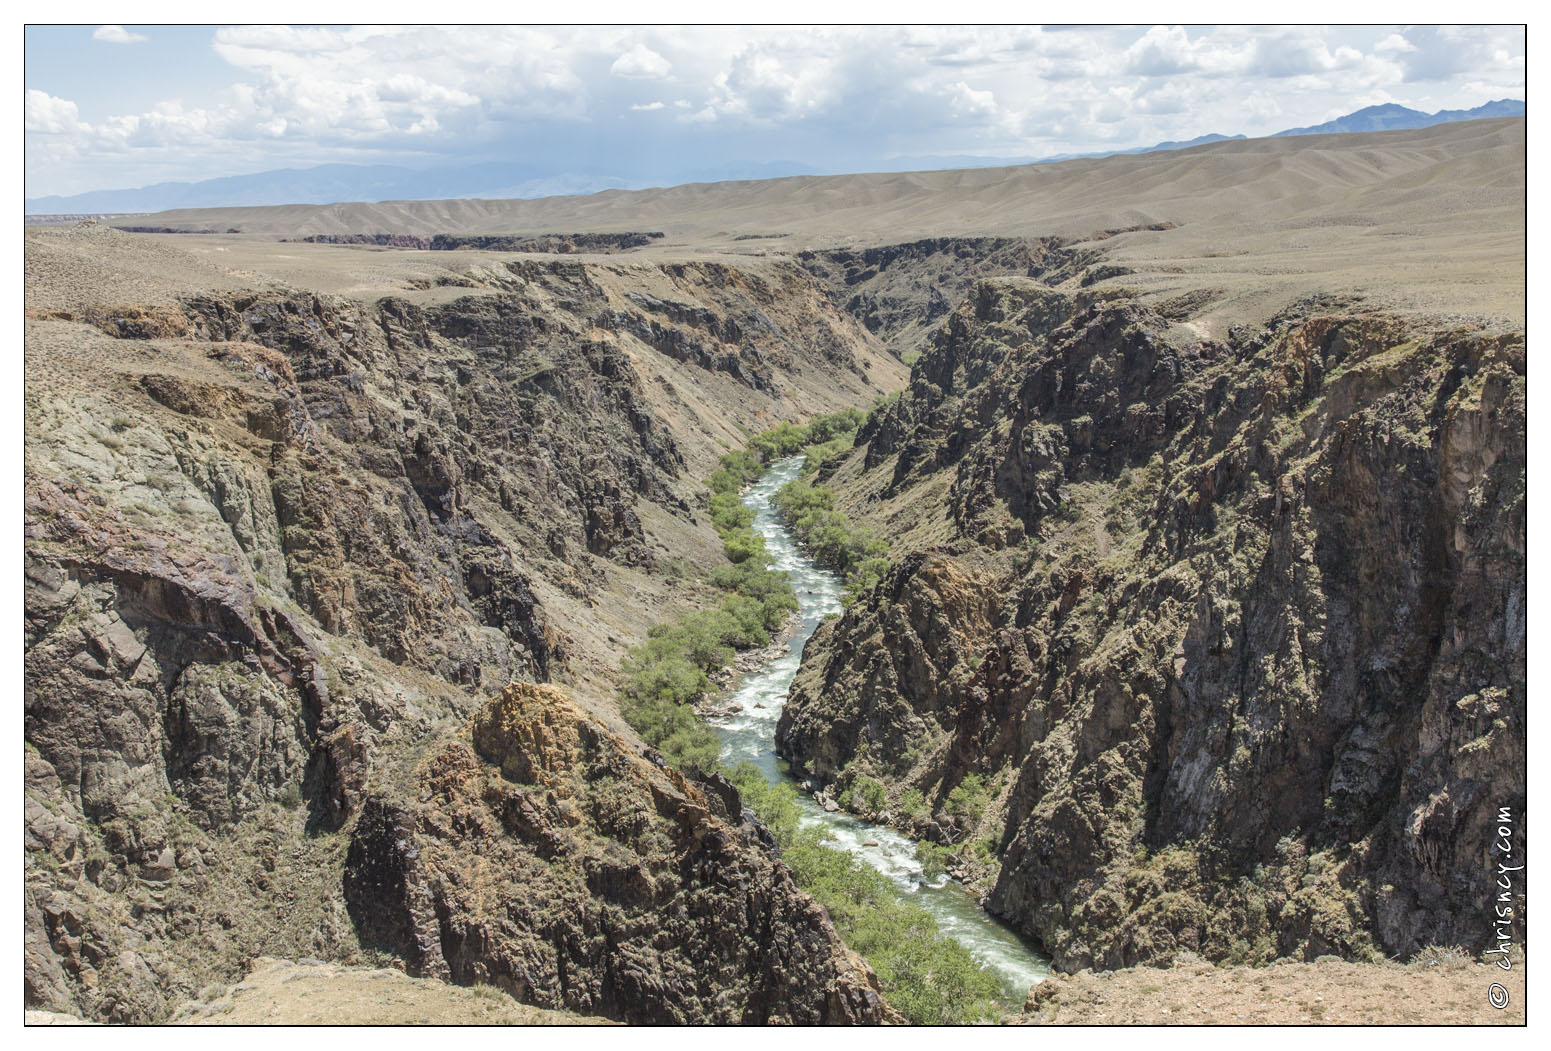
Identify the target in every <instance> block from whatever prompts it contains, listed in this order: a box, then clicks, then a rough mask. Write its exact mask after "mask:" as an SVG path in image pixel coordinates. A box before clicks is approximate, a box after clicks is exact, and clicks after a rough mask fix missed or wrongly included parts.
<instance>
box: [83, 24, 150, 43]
mask: <svg viewBox="0 0 1551 1051" xmlns="http://www.w3.org/2000/svg"><path fill="white" fill-rule="evenodd" d="M92 39H93V40H100V41H102V42H103V43H105V44H139V43H141V42H143V41H146V40H149V39H150V37H148V36H146V35H145V34H143V33H131V32H130V31H129V30H127V29H125V28H124V27H123V26H98V27H97V28H96V29H94V30H92Z"/></svg>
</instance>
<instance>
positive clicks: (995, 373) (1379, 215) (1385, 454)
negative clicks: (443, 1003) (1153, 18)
mask: <svg viewBox="0 0 1551 1051" xmlns="http://www.w3.org/2000/svg"><path fill="white" fill-rule="evenodd" d="M1523 172H1524V122H1523V120H1522V119H1521V118H1515V119H1507V120H1493V121H1473V122H1465V123H1460V124H1453V125H1446V126H1439V127H1436V128H1430V129H1425V130H1421V131H1406V132H1388V133H1376V134H1371V135H1368V134H1364V135H1348V136H1340V137H1339V138H1338V139H1330V138H1326V137H1323V136H1309V137H1306V138H1299V139H1282V140H1248V141H1234V142H1229V143H1218V144H1213V145H1211V146H1204V147H1199V148H1196V149H1192V150H1185V151H1178V152H1175V153H1170V154H1153V155H1145V156H1132V157H1114V158H1106V159H1104V160H1099V161H1074V162H1066V163H1063V164H1058V165H1043V166H1039V167H1038V169H1037V170H1036V169H1033V168H1030V169H1007V170H1000V171H998V170H977V171H974V172H964V173H921V174H916V175H910V176H886V177H885V176H871V177H862V176H847V177H837V178H835V179H832V180H822V179H799V180H772V181H767V182H764V183H735V184H714V185H708V186H700V187H680V188H675V189H673V190H667V191H641V192H640V193H638V194H623V193H617V192H611V193H607V194H600V195H595V196H594V197H589V198H578V199H564V198H560V199H553V200H550V201H540V202H419V203H416V202H409V203H396V204H392V205H384V206H375V205H374V206H364V205H363V206H348V205H341V206H318V207H311V206H308V207H302V206H297V207H293V208H280V209H225V210H206V211H202V212H193V213H188V214H186V215H185V214H171V213H169V214H166V215H159V216H149V217H146V218H145V220H144V221H145V224H146V226H147V227H148V228H154V229H157V230H179V229H184V228H187V229H189V230H229V231H235V232H232V233H224V234H208V233H195V232H187V233H135V232H127V231H120V230H114V229H111V228H108V227H106V226H103V225H99V224H95V223H83V224H80V225H77V226H65V227H58V228H50V229H45V228H38V229H29V230H28V231H27V234H26V242H27V243H26V280H27V285H26V314H27V316H26V321H25V326H26V345H25V350H26V360H25V370H26V371H25V375H26V391H25V432H26V449H25V493H24V499H25V530H26V543H25V582H24V589H25V591H24V594H25V632H26V638H25V646H26V651H25V658H24V669H25V737H26V755H25V789H26V811H25V819H26V826H25V848H26V869H25V903H24V906H25V910H26V918H25V939H26V941H25V951H24V976H25V982H26V991H25V996H26V1001H27V1005H28V1006H29V1007H30V1008H31V1007H36V1008H39V1009H43V1010H49V1011H54V1012H59V1013H62V1014H68V1015H74V1016H77V1017H81V1018H87V1019H91V1020H96V1021H107V1022H130V1023H149V1022H161V1021H165V1020H167V1019H169V1018H172V1017H174V1016H178V1017H180V1018H182V1017H189V1016H191V1015H198V1014H200V1013H201V1012H200V1010H199V1009H198V1008H195V1007H189V1006H186V1005H189V1004H192V1003H198V1002H200V1001H201V1000H202V999H204V1000H209V1001H210V1002H223V1001H221V998H222V997H223V996H224V995H225V993H224V989H225V988H226V987H227V986H231V985H234V984H236V983H239V982H241V981H242V980H243V978H244V976H245V975H247V974H248V973H249V972H250V971H252V970H254V968H255V967H260V966H272V964H271V963H264V964H262V965H261V964H260V961H272V960H273V959H280V960H290V961H301V962H302V963H301V964H300V965H301V966H307V967H314V966H316V967H324V966H328V967H334V968H339V967H344V968H371V967H377V968H382V967H398V968H401V969H403V970H404V971H405V972H406V973H407V974H409V975H412V976H414V977H415V978H417V979H424V980H435V981H440V982H444V983H451V984H454V985H460V986H474V987H476V988H487V989H490V990H496V991H498V993H499V995H500V996H504V997H507V998H509V1000H514V1001H517V1002H518V1003H519V1004H522V1005H528V1006H529V1007H531V1008H535V1009H542V1010H544V1011H549V1012H564V1013H565V1014H564V1015H562V1016H559V1018H560V1019H561V1020H564V1019H565V1018H572V1019H577V1020H580V1019H603V1020H611V1021H616V1022H627V1023H647V1024H663V1023H667V1024H694V1023H735V1024H767V1023H789V1024H819V1023H849V1024H866V1023H887V1022H897V1021H900V1020H901V1018H902V1016H901V1015H900V1013H899V1012H898V1011H897V1010H896V1008H895V1007H894V1006H893V1005H891V1004H890V1003H889V1002H888V999H887V997H886V996H885V995H884V994H883V992H882V991H881V989H882V987H881V986H880V983H879V980H878V976H877V974H875V973H874V971H873V968H872V967H871V966H870V965H869V963H868V961H867V960H866V959H864V958H863V957H862V956H860V955H858V954H857V953H856V952H854V951H853V950H852V948H851V947H848V946H847V944H846V943H845V941H844V939H843V938H842V936H841V935H840V933H838V931H837V925H836V923H835V922H833V921H832V917H831V916H830V915H829V913H828V912H827V911H826V909H825V908H824V907H823V906H821V905H820V904H819V903H818V902H817V901H816V900H815V898H814V896H813V895H812V894H811V893H810V891H809V890H808V889H806V888H804V887H803V886H801V885H799V883H798V881H797V880H796V879H795V878H794V876H793V874H792V871H791V869H790V867H789V866H788V864H787V863H786V862H785V861H783V859H782V858H781V856H780V853H779V851H777V850H775V849H773V848H772V841H771V838H770V834H769V831H768V830H766V829H765V828H764V826H763V825H762V824H761V822H760V819H759V815H758V813H757V810H754V809H750V808H749V807H746V806H744V805H743V802H742V801H741V800H740V799H739V797H738V793H737V792H736V790H733V789H732V787H731V786H730V785H729V784H727V782H726V781H725V779H722V778H720V777H719V775H717V774H716V773H715V772H714V771H709V770H699V769H693V768H691V769H679V768H676V767H675V766H674V765H673V764H671V763H669V762H666V761H664V759H663V757H662V755H660V754H658V753H657V752H656V751H655V750H654V749H653V748H650V747H648V746H647V742H646V741H644V740H643V738H642V736H641V734H640V732H639V731H638V730H637V729H635V728H633V727H632V726H631V725H630V723H629V722H628V721H627V720H626V718H625V717H624V713H623V710H622V708H621V703H620V699H619V690H620V688H621V672H620V667H621V661H622V660H623V659H624V658H625V655H626V654H627V652H628V651H630V650H631V648H632V647H635V646H638V645H640V644H641V643H643V642H644V641H645V640H647V639H648V638H649V637H650V633H651V632H652V630H653V628H654V626H655V625H659V624H663V623H666V622H668V621H671V620H673V619H674V618H676V617H680V616H683V615H685V614H688V613H691V612H693V611H695V610H698V609H702V608H705V607H708V606H711V605H714V604H716V603H717V602H718V601H719V596H720V595H721V592H720V591H719V590H718V588H717V586H716V584H715V582H714V578H715V576H716V573H717V570H719V569H722V568H724V567H725V566H726V565H727V564H728V563H727V559H726V556H725V555H724V554H723V546H722V540H721V539H720V537H719V535H718V530H717V528H716V527H715V526H714V525H713V523H712V520H711V517H710V515H709V509H710V507H711V503H710V499H709V494H708V492H707V489H706V480H707V479H708V478H710V477H711V476H712V475H713V473H714V472H715V471H716V470H717V469H718V464H719V462H720V461H721V460H722V459H723V458H724V457H725V456H726V455H728V454H729V453H734V452H736V451H738V450H740V449H743V448H744V447H745V446H746V445H747V444H748V443H749V441H750V439H751V438H753V437H754V436H756V435H758V434H760V433H761V432H764V431H767V430H768V429H770V428H772V427H777V426H778V425H781V424H788V423H801V422H803V421H806V420H808V419H810V418H812V417H814V416H817V415H820V414H824V413H832V412H836V411H838V410H841V409H846V408H851V407H859V408H862V409H867V408H868V407H869V406H871V407H872V409H871V411H870V413H869V414H868V415H867V418H866V421H865V423H863V424H862V426H861V427H860V429H859V430H858V431H857V432H856V435H855V439H854V443H852V444H850V445H849V446H847V447H846V448H843V449H839V450H830V451H829V452H828V453H827V454H826V455H825V456H824V457H823V462H822V463H821V464H816V465H815V466H816V473H815V474H814V477H815V478H816V479H817V480H818V481H819V482H820V483H821V484H822V485H824V486H825V487H827V489H828V490H829V491H831V492H832V493H833V494H834V499H835V502H836V506H837V507H838V508H840V509H841V510H843V511H844V512H845V513H846V514H847V515H849V516H850V518H851V519H852V520H854V521H855V522H856V523H858V524H859V525H861V526H864V527H865V528H867V529H869V530H871V531H872V533H873V534H874V535H876V536H878V537H881V538H884V539H886V540H887V542H888V549H889V553H888V567H887V570H886V571H885V572H883V573H882V574H881V578H880V579H879V580H878V581H877V583H876V584H872V585H870V586H868V587H866V588H865V589H863V590H861V591H860V592H859V593H858V594H857V595H856V596H855V598H854V600H853V601H851V602H850V603H849V604H848V605H847V606H846V607H845V609H844V610H843V612H842V613H841V615H839V616H838V617H835V618H831V619H828V620H825V621H824V622H823V623H822V624H820V625H819V626H818V627H817V629H816V631H815V632H814V634H813V637H812V639H811V640H810V641H809V643H808V645H807V646H806V647H805V648H804V650H803V652H802V661H801V667H800V670H799V671H798V673H797V677H796V681H795V685H794V688H793V691H792V694H791V697H790V699H789V701H788V702H787V706H786V708H785V710H784V711H783V712H782V714H781V717H780V721H779V723H778V724H777V728H776V741H775V743H776V745H777V746H778V748H779V749H780V751H781V753H782V754H783V755H784V756H785V757H786V758H787V759H789V760H790V761H791V763H792V764H793V767H794V768H795V769H796V770H797V771H798V772H800V773H801V774H802V775H803V776H805V777H808V778H810V779H811V780H812V781H813V783H814V785H816V786H818V787H821V788H823V789H824V790H825V791H826V792H827V793H828V794H829V795H831V796H833V797H835V798H839V797H842V796H843V795H845V793H846V789H848V788H850V787H852V786H854V785H857V784H858V783H860V782H861V780H862V779H864V778H865V779H867V781H868V782H869V783H876V784H879V785H881V786H882V792H883V797H882V802H881V805H870V811H871V813H870V814H869V816H870V817H874V818H876V819H878V820H880V821H883V822H884V823H887V824H891V825H894V826H895V827H896V828H898V829H899V830H901V831H903V832H906V833H908V834H910V835H911V836H913V837H915V838H918V839H921V840H924V841H926V842H928V843H930V844H934V845H935V846H936V847H937V848H939V849H940V850H942V851H943V852H944V853H946V854H951V855H954V856H956V857H957V858H958V863H959V864H960V865H961V866H962V867H963V870H964V871H962V872H961V875H962V876H963V877H964V878H965V879H966V881H967V882H968V883H969V885H970V886H971V887H972V889H973V890H974V892H975V893H976V894H978V895H980V896H982V897H983V901H984V904H985V906H986V908H987V909H988V910H989V912H991V913H992V914H993V915H995V916H996V917H999V918H1000V919H1002V920H1004V921H1006V922H1007V923H1008V924H1009V925H1011V926H1012V927H1013V928H1015V929H1017V930H1018V931H1020V932H1022V933H1023V934H1024V935H1025V936H1027V937H1028V938H1029V939H1030V940H1031V941H1032V942H1033V943H1034V944H1037V945H1038V946H1039V947H1040V948H1041V949H1042V950H1044V951H1045V952H1046V953H1048V955H1049V956H1050V958H1051V960H1052V963H1053V965H1054V967H1055V968H1056V969H1057V970H1059V971H1063V972H1077V971H1081V970H1084V969H1090V968H1091V969H1094V970H1098V971H1110V970H1118V969H1123V968H1135V967H1139V966H1163V967H1166V966H1168V965H1169V964H1171V963H1181V962H1182V963H1184V964H1187V965H1193V963H1194V962H1195V961H1199V960H1206V961H1210V962H1213V963H1220V964H1223V965H1225V967H1226V966H1250V965H1259V964H1265V963H1268V962H1271V961H1274V960H1289V959H1290V960H1299V961H1308V962H1312V961H1315V960H1318V959H1321V958H1323V957H1328V956H1336V957H1340V958H1342V959H1344V960H1347V961H1355V963H1353V964H1352V965H1353V966H1356V965H1357V963H1362V962H1364V961H1373V960H1378V959H1381V958H1392V957H1399V958H1401V959H1410V958H1412V957H1414V956H1416V955H1417V954H1418V953H1421V952H1423V951H1424V950H1427V949H1429V948H1430V947H1434V946H1437V945H1450V946H1460V947H1462V948H1463V949H1464V950H1466V951H1467V952H1469V953H1471V954H1474V953H1478V952H1479V951H1481V950H1482V949H1483V948H1484V947H1485V943H1484V942H1483V941H1482V938H1483V937H1484V936H1485V935H1486V934H1488V933H1489V930H1488V929H1487V928H1485V927H1484V926H1483V925H1482V924H1481V923H1480V917H1481V915H1482V914H1483V912H1484V909H1485V908H1486V905H1485V896H1486V895H1488V894H1489V893H1490V890H1491V886H1490V883H1489V881H1487V880H1486V879H1485V877H1484V876H1483V871H1484V865H1485V862H1484V861H1483V858H1484V856H1485V854H1484V852H1485V851H1486V850H1487V849H1488V840H1489V839H1490V835H1491V831H1492V829H1493V827H1494V826H1495V823H1496V821H1495V819H1496V816H1497V814H1498V811H1499V808H1504V807H1506V808H1509V809H1510V810H1513V811H1514V812H1515V813H1518V814H1522V812H1523V808H1524V805H1525V801H1526V795H1525V777H1526V763H1525V747H1526V736H1525V711H1526V679H1527V673H1526V649H1527V635H1526V627H1525V621H1526V612H1527V610H1526V604H1527V597H1526V569H1525V566H1526V554H1527V533H1526V517H1525V499H1526V479H1527V463H1526V416H1527V386H1526V350H1525V337H1524V320H1523V313H1524V294H1523V293H1524V289H1523V271H1522V250H1523V243H1524V231H1523V225H1522V207H1523V199H1524V181H1523ZM556 230H566V231H576V233H569V234H565V235H557V234H554V233H553V231H556ZM643 230H645V231H652V234H650V235H646V234H638V233H635V231H643ZM776 231H779V232H778V233H777V232H776ZM659 232H660V235H659ZM439 235H440V236H441V237H442V238H443V239H444V240H443V241H442V242H440V243H436V244H433V241H434V240H435V239H436V238H437V237H438V236H439ZM453 245H456V246H457V249H458V250H456V251H450V250H439V249H445V248H447V247H449V246H453ZM907 798H910V799H919V800H920V801H921V805H916V806H906V805H905V800H906V799H907ZM971 844H981V845H982V848H983V849H978V850H977V851H975V852H973V853H970V852H967V850H968V847H969V846H970V845H971ZM1516 907H1517V906H1516ZM307 961H312V962H307ZM1375 966H1376V965H1375ZM1165 973H1166V972H1165ZM1047 1000H1048V997H1047ZM1047 1000H1032V1001H1031V1004H1030V1008H1029V1010H1028V1014H1027V1016H1028V1017H1029V1019H1030V1020H1038V1019H1039V1018H1040V1017H1042V1015H1041V1011H1042V1010H1043V1011H1044V1012H1045V1014H1046V1015H1048V1014H1049V1013H1050V1012H1049V1011H1048V1010H1046V1009H1045V1006H1042V1005H1046V1004H1047ZM450 1002H451V1001H450ZM457 1002H460V1003H465V1004H466V1003H468V1002H469V1001H467V1000H464V1001H457ZM1481 1009H1482V1010H1483V1011H1486V1010H1488V1009H1487V1008H1485V1006H1484V1001H1483V1004H1482V1005H1481ZM449 1010H454V1008H449ZM206 1013H208V1012H206ZM544 1017H546V1019H548V1020H555V1019H554V1018H550V1017H549V1016H544ZM449 1020H450V1019H449Z"/></svg>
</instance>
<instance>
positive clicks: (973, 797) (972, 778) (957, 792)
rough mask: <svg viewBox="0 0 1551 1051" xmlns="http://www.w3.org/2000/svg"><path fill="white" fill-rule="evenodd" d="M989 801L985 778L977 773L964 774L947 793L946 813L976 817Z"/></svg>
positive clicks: (983, 810) (981, 812) (982, 811)
mask: <svg viewBox="0 0 1551 1051" xmlns="http://www.w3.org/2000/svg"><path fill="white" fill-rule="evenodd" d="M989 802H990V799H989V797H988V796H987V794H986V784H985V779H984V778H982V777H981V776H980V775H979V774H965V775H964V780H962V781H960V782H959V784H958V787H957V788H955V789H954V790H953V791H951V792H949V793H948V813H950V814H956V815H959V816H961V817H976V818H978V817H979V816H980V815H981V814H983V813H985V809H986V804H987V803H989Z"/></svg>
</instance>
